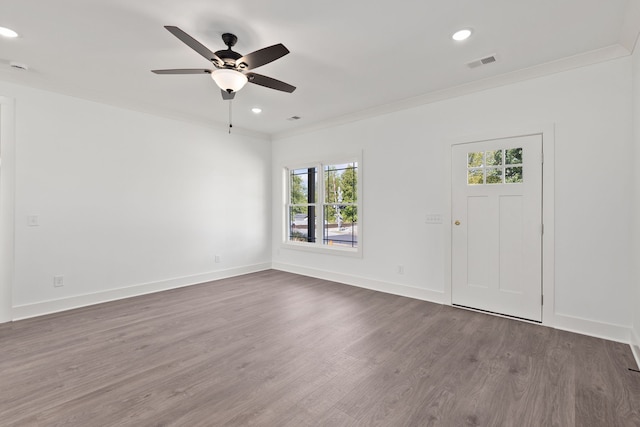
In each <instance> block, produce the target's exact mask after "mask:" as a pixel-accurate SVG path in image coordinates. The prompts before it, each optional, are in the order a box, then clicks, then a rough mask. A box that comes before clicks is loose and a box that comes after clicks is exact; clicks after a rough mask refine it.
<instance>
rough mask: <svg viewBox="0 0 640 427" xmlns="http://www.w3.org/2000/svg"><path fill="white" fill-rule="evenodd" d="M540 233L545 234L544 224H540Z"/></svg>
mask: <svg viewBox="0 0 640 427" xmlns="http://www.w3.org/2000/svg"><path fill="white" fill-rule="evenodd" d="M540 234H542V235H544V224H540Z"/></svg>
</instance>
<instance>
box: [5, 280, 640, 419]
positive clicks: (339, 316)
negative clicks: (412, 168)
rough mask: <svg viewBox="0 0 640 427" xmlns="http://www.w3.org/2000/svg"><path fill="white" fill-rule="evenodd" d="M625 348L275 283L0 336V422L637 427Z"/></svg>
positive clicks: (481, 317) (73, 316) (327, 286)
mask: <svg viewBox="0 0 640 427" xmlns="http://www.w3.org/2000/svg"><path fill="white" fill-rule="evenodd" d="M634 363H635V362H634V359H633V356H632V354H631V351H630V349H629V346H626V345H623V344H620V343H614V342H610V341H605V340H601V339H597V338H592V337H586V336H582V335H577V334H572V333H569V332H563V331H558V330H553V329H550V328H546V327H542V326H538V325H533V324H529V323H524V322H519V321H515V320H509V319H504V318H499V317H495V316H489V315H486V314H482V313H476V312H472V311H467V310H462V309H457V308H453V307H448V306H442V305H437V304H432V303H428V302H424V301H418V300H412V299H409V298H403V297H398V296H394V295H389V294H383V293H379V292H374V291H369V290H365V289H361V288H357V287H351V286H346V285H342V284H337V283H333V282H328V281H324V280H320V279H315V278H310V277H304V276H299V275H295V274H290V273H284V272H278V271H264V272H259V273H253V274H249V275H245V276H239V277H234V278H230V279H224V280H219V281H216V282H211V283H206V284H202V285H197V286H190V287H186V288H181V289H173V290H170V291H166V292H160V293H155V294H149V295H144V296H140V297H135V298H129V299H126V300H121V301H114V302H110V303H106V304H100V305H95V306H91V307H84V308H81V309H77V310H72V311H68V312H63V313H57V314H53V315H49V316H43V317H40V318H36V319H27V320H23V321H18V322H13V323H8V324H2V325H0V375H1V381H0V425H2V426H11V427H13V426H16V427H17V426H20V427H22V426H57V425H65V426H82V427H92V426H100V427H102V426H136V427H138V426H189V427H192V426H244V425H257V426H394V427H395V426H465V425H466V426H474V425H476V426H491V425H496V426H497V425H500V426H509V425H513V426H563V427H564V426H581V427H582V426H606V427H609V426H640V404H639V402H640V374H637V373H634V372H631V371H629V370H628V368H630V367H631V368H634V367H635V364H634Z"/></svg>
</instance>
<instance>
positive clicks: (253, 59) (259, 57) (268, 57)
mask: <svg viewBox="0 0 640 427" xmlns="http://www.w3.org/2000/svg"><path fill="white" fill-rule="evenodd" d="M287 53H289V49H287V48H286V47H284V45H283V44H282V43H278V44H274V45H273V46H269V47H265V48H264V49H260V50H256V51H255V52H251V53H249V54H247V55H245V56H243V57H242V58H240V59H238V60H237V61H236V66H237V67H238V68H240V69H241V70H251V69H253V68H258V67H262V66H263V65H265V64H268V63H269V62H272V61H275V60H276V59H278V58H282V57H283V56H285V55H286V54H287Z"/></svg>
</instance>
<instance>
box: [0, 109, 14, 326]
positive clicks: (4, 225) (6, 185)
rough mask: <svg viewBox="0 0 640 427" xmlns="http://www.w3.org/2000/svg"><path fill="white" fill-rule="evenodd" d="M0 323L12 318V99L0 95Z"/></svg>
mask: <svg viewBox="0 0 640 427" xmlns="http://www.w3.org/2000/svg"><path fill="white" fill-rule="evenodd" d="M0 161H1V162H2V164H1V166H0V323H4V322H9V321H11V320H13V314H12V308H13V303H12V298H13V278H14V268H15V267H14V239H15V237H14V235H15V226H14V225H15V221H14V216H15V214H14V212H15V209H14V203H15V175H16V174H15V102H14V100H13V99H12V98H7V97H4V96H0Z"/></svg>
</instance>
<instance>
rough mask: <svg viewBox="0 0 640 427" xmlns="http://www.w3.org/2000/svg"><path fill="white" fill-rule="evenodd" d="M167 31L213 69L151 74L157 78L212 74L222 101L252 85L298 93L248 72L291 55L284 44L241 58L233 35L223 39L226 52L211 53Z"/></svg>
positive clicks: (172, 29)
mask: <svg viewBox="0 0 640 427" xmlns="http://www.w3.org/2000/svg"><path fill="white" fill-rule="evenodd" d="M165 28H166V29H167V30H169V32H170V33H171V34H173V35H174V36H176V37H177V38H179V39H180V40H181V41H182V42H184V43H185V44H186V45H187V46H189V47H190V48H191V49H193V50H195V51H196V52H198V53H199V54H200V55H202V56H204V57H205V58H206V59H207V60H208V61H211V63H212V64H213V66H214V67H215V68H214V69H206V68H195V69H194V68H182V69H172V70H151V71H152V72H153V73H156V74H211V77H212V78H213V80H214V81H215V82H216V84H217V85H218V87H220V91H221V92H222V99H225V100H230V99H233V98H234V96H235V94H236V92H237V91H239V90H240V89H242V88H243V87H244V85H245V84H246V83H247V82H249V83H253V84H256V85H259V86H264V87H268V88H270V89H275V90H280V91H282V92H288V93H291V92H293V91H294V90H296V88H295V86H291V85H290V84H288V83H285V82H281V81H280V80H276V79H274V78H271V77H267V76H263V75H262V74H257V73H254V72H251V71H249V70H253V69H254V68H258V67H261V66H263V65H265V64H268V63H270V62H272V61H275V60H276V59H278V58H281V57H283V56H285V55H286V54H288V53H289V49H287V48H286V47H284V45H283V44H281V43H279V44H275V45H273V46H269V47H265V48H263V49H260V50H256V51H255V52H252V53H249V54H247V55H244V56H243V55H241V54H239V53H238V52H234V51H233V50H231V48H232V47H233V46H234V45H235V44H236V42H237V41H238V38H237V37H236V36H235V35H233V34H230V33H224V34H223V35H222V41H223V42H224V44H225V45H227V49H223V50H219V51H217V52H215V53H214V52H212V51H210V50H209V49H208V48H206V47H205V46H204V45H203V44H202V43H200V42H199V41H197V40H196V39H194V38H193V37H191V36H190V35H189V34H187V33H185V32H184V31H182V30H181V29H180V28H178V27H174V26H170V25H167V26H165Z"/></svg>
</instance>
